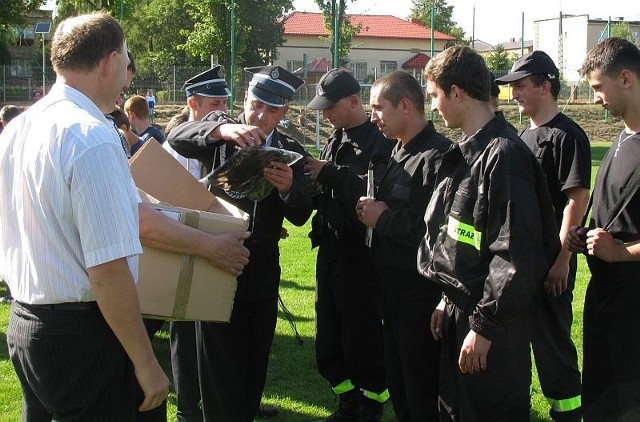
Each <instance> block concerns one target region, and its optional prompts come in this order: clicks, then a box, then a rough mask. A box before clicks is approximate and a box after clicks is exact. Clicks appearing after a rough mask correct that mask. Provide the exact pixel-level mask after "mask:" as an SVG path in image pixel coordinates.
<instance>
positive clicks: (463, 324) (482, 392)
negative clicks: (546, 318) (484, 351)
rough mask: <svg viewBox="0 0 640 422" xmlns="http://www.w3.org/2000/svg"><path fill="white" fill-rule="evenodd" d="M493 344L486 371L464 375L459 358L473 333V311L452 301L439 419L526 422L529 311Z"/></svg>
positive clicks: (444, 341) (444, 346)
mask: <svg viewBox="0 0 640 422" xmlns="http://www.w3.org/2000/svg"><path fill="white" fill-rule="evenodd" d="M523 315H526V316H524V317H522V318H521V319H520V320H519V321H513V323H512V324H510V325H509V328H508V329H507V331H505V332H503V333H502V334H501V335H500V337H499V338H497V339H496V340H495V341H493V342H492V343H491V347H490V349H489V354H488V357H487V369H486V370H485V371H480V372H476V373H473V374H470V373H466V374H464V373H462V371H460V368H459V367H458V357H459V355H460V350H461V348H462V343H463V342H464V339H465V337H466V336H467V334H468V333H469V330H470V328H469V313H467V312H464V311H463V310H461V309H460V308H458V307H457V306H455V305H453V304H451V303H448V304H447V306H446V309H445V313H444V338H443V339H442V349H441V351H442V354H441V360H440V362H441V363H442V365H441V367H440V421H441V422H444V421H453V422H528V421H529V402H530V385H531V360H530V357H529V356H530V348H529V344H530V343H529V342H530V341H531V338H530V335H529V332H530V324H531V319H530V316H531V313H530V312H526V311H525V310H524V309H523Z"/></svg>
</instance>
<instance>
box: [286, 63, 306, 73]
mask: <svg viewBox="0 0 640 422" xmlns="http://www.w3.org/2000/svg"><path fill="white" fill-rule="evenodd" d="M298 69H302V60H287V70H288V71H289V72H291V73H293V72H295V71H296V70H298ZM302 72H303V74H304V69H302Z"/></svg>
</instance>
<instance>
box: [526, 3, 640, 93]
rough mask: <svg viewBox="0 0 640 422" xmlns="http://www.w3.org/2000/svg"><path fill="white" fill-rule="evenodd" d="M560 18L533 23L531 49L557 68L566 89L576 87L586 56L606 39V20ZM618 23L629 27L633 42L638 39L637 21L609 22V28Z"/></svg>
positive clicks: (638, 26)
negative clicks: (567, 85)
mask: <svg viewBox="0 0 640 422" xmlns="http://www.w3.org/2000/svg"><path fill="white" fill-rule="evenodd" d="M603 13H606V10H605V11H604V12H603ZM561 16H562V18H560V15H559V16H556V17H554V18H550V19H542V20H537V21H534V22H533V49H534V50H542V51H544V52H546V53H547V54H548V55H549V56H550V57H551V58H552V59H553V60H554V61H555V62H556V63H557V64H558V68H559V69H560V75H562V78H564V80H566V81H567V83H568V84H569V85H576V84H577V83H578V82H579V80H580V74H579V73H578V72H579V71H580V67H581V66H582V61H583V60H584V58H585V56H586V55H587V52H588V51H589V50H591V49H592V48H593V47H595V45H596V44H598V42H600V41H603V40H604V39H605V38H607V24H608V21H609V19H608V17H606V16H604V17H601V18H598V19H591V18H590V17H589V15H561ZM620 23H626V24H628V25H629V29H630V30H631V32H632V33H633V34H635V36H636V39H639V38H640V21H625V20H623V18H618V17H615V18H611V25H612V26H614V25H616V24H620ZM560 35H561V36H560Z"/></svg>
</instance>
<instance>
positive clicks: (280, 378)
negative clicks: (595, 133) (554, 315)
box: [0, 143, 609, 422]
mask: <svg viewBox="0 0 640 422" xmlns="http://www.w3.org/2000/svg"><path fill="white" fill-rule="evenodd" d="M608 146H609V144H605V143H594V144H593V145H592V151H593V174H594V175H595V172H596V170H597V167H598V166H599V164H600V160H601V158H602V156H603V154H604V152H605V151H606V149H607V148H608ZM287 229H288V231H289V234H290V236H289V238H288V239H286V240H283V241H281V266H282V282H281V288H280V292H281V296H282V298H283V300H284V303H285V304H286V306H287V307H288V309H289V310H290V311H291V313H292V314H293V315H294V321H295V324H296V327H297V329H298V331H299V333H300V336H301V338H302V344H301V345H299V344H298V343H297V342H296V339H295V337H294V334H293V331H292V328H291V326H290V325H289V323H288V322H287V320H286V319H285V318H284V315H283V314H282V312H280V314H279V318H278V324H277V329H276V335H275V340H274V343H273V347H272V351H271V359H270V364H269V374H268V378H267V386H266V389H265V392H264V401H265V402H266V403H267V404H270V405H275V406H277V407H278V408H279V409H280V414H279V415H278V416H277V417H275V418H272V419H269V420H271V421H274V422H297V421H313V420H317V419H320V418H322V417H325V416H328V415H329V414H330V413H331V412H332V411H333V409H334V408H335V406H336V405H337V400H336V399H335V397H334V396H333V395H332V394H331V392H330V389H329V386H328V385H327V384H326V382H325V381H324V380H323V379H322V378H321V377H320V376H319V375H318V373H317V370H316V365H315V359H314V345H313V339H314V308H313V307H314V298H315V291H314V290H315V272H314V271H315V251H312V250H311V249H310V243H309V239H308V237H307V233H308V232H309V225H308V224H307V225H306V226H304V227H302V228H295V227H292V226H290V225H287ZM588 279H589V271H588V269H587V267H586V263H585V261H584V259H583V258H582V257H580V261H579V268H578V278H577V281H576V289H575V291H574V326H573V338H574V341H575V342H576V346H577V347H578V350H579V355H580V356H581V350H582V341H581V338H582V305H583V300H584V292H585V288H586V284H587V282H588ZM4 294H5V292H4V291H3V290H2V287H0V295H4ZM8 313H9V306H8V305H6V304H2V305H0V422H13V421H18V420H20V400H21V394H20V388H19V386H18V382H17V379H16V377H15V374H14V371H13V367H12V365H11V362H10V361H9V359H8V352H7V345H6V327H7V317H8ZM427 332H428V327H425V335H426V334H427ZM154 347H155V348H156V352H157V354H158V356H159V359H160V361H161V362H162V364H163V366H164V368H165V370H166V372H167V374H169V375H170V374H171V371H170V366H169V365H170V364H169V352H168V334H167V332H166V331H161V332H160V333H159V335H158V337H157V338H156V340H155V341H154ZM61 382H64V380H61ZM168 407H169V410H168V414H169V420H170V421H175V420H176V419H175V397H174V396H173V395H170V397H169V405H168ZM547 412H548V405H547V404H546V400H545V399H544V397H543V396H542V394H541V392H540V387H539V384H538V381H537V376H536V375H535V371H534V381H533V396H532V410H531V421H549V420H550V419H549V417H548V416H547ZM393 420H394V417H393V412H392V411H391V406H390V405H387V406H386V411H385V421H393ZM221 422H226V421H221ZM229 422H232V421H229Z"/></svg>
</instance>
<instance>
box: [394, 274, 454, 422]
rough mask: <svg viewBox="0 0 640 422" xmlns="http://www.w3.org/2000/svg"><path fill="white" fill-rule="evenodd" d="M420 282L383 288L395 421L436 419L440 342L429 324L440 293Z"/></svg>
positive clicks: (427, 282)
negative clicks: (409, 286)
mask: <svg viewBox="0 0 640 422" xmlns="http://www.w3.org/2000/svg"><path fill="white" fill-rule="evenodd" d="M422 283H423V285H422V286H414V287H413V288H402V289H399V288H393V287H391V288H390V287H386V288H383V295H384V302H383V315H384V324H383V329H384V354H385V370H386V376H387V385H388V386H389V392H390V393H391V401H392V403H393V410H394V412H395V414H396V418H397V420H398V421H399V422H408V421H413V422H420V421H437V420H438V374H439V366H440V364H439V360H440V343H439V342H437V341H436V340H435V339H434V338H433V336H432V335H431V333H430V332H429V324H430V321H431V313H432V312H433V310H434V309H435V307H436V306H437V305H438V303H439V302H440V296H441V293H440V291H439V290H438V289H436V288H435V286H430V285H429V281H427V280H424V281H422ZM416 333H422V335H416ZM425 380H427V381H429V380H433V382H425Z"/></svg>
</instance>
